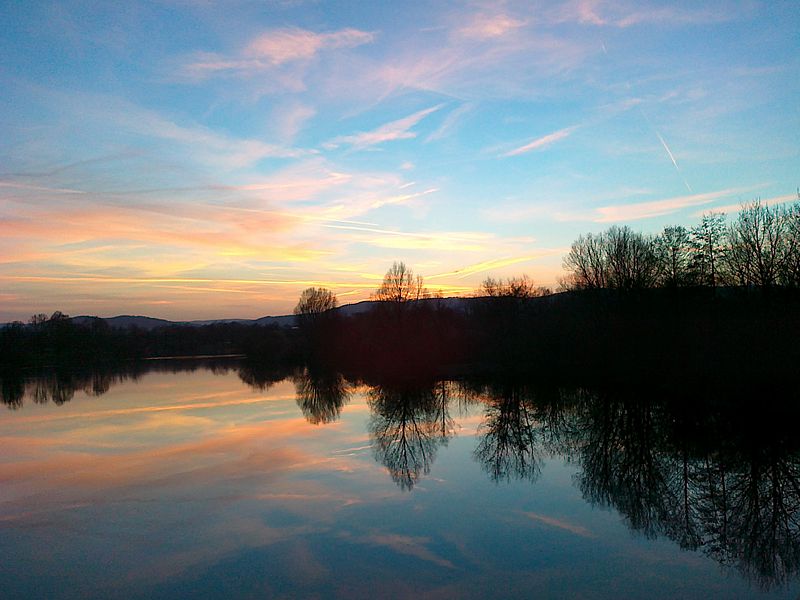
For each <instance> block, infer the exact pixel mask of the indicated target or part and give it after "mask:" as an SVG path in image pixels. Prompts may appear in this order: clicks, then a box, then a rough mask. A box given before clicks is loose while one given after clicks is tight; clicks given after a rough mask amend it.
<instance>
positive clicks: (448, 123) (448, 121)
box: [425, 103, 475, 142]
mask: <svg viewBox="0 0 800 600" xmlns="http://www.w3.org/2000/svg"><path fill="white" fill-rule="evenodd" d="M474 108H475V105H474V104H472V103H466V104H463V105H461V106H459V107H458V108H457V109H455V110H454V111H451V112H450V114H448V115H447V116H446V117H445V118H444V120H443V121H442V124H441V125H439V127H438V128H436V130H435V131H434V132H433V133H431V134H430V135H429V136H428V137H427V138H425V141H426V142H433V141H436V140H440V139H442V138H443V137H445V136H446V135H449V134H450V133H451V132H452V131H453V129H455V126H456V124H457V123H458V122H459V121H460V120H461V119H462V118H463V117H464V115H466V114H468V113H469V112H470V111H472V110H473V109H474Z"/></svg>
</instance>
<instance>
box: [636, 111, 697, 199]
mask: <svg viewBox="0 0 800 600" xmlns="http://www.w3.org/2000/svg"><path fill="white" fill-rule="evenodd" d="M639 112H640V113H641V115H642V117H644V120H645V121H647V124H648V125H650V129H652V130H653V133H655V134H656V137H657V138H658V141H659V142H661V145H662V146H663V147H664V150H665V151H666V152H667V156H669V159H670V160H671V161H672V166H674V167H675V171H676V172H677V173H678V177H680V178H681V181H683V185H685V186H686V189H687V190H689V193H690V194H694V190H693V189H692V186H690V185H689V182H688V181H686V177H684V176H683V173H681V168H680V167H679V166H678V161H677V160H675V155H674V154H672V150H670V149H669V146H667V142H666V141H664V138H663V137H662V136H661V134H660V133H659V132H658V129H656V128H655V127H654V126H653V123H651V122H650V119H648V118H647V115H646V114H645V113H644V111H643V110H642V107H641V106H640V107H639Z"/></svg>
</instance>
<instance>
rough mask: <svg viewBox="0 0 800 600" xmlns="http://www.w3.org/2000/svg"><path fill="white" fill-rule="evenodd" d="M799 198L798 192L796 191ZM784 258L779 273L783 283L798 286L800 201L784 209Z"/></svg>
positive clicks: (799, 267)
mask: <svg viewBox="0 0 800 600" xmlns="http://www.w3.org/2000/svg"><path fill="white" fill-rule="evenodd" d="M798 200H800V192H798ZM786 221H787V223H786V240H787V241H786V246H787V248H786V260H785V261H784V263H783V268H782V271H781V274H780V280H781V283H782V284H783V285H789V286H793V287H798V286H800V201H799V202H797V203H795V204H794V205H793V206H792V207H791V208H789V209H788V210H787V211H786Z"/></svg>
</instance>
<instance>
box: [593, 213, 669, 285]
mask: <svg viewBox="0 0 800 600" xmlns="http://www.w3.org/2000/svg"><path fill="white" fill-rule="evenodd" d="M603 237H604V239H605V247H606V256H607V258H606V260H607V264H608V267H607V272H608V287H610V288H615V289H621V290H631V289H641V288H648V287H653V286H654V285H655V284H656V282H657V281H658V276H659V270H660V265H659V260H658V255H657V254H656V250H655V245H654V243H653V239H652V238H651V237H649V236H645V235H643V234H641V233H637V232H635V231H633V230H632V229H631V228H630V227H617V226H614V227H611V228H610V229H609V230H608V231H607V232H606V233H605V234H604V236H603Z"/></svg>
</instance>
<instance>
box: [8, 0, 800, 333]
mask: <svg viewBox="0 0 800 600" xmlns="http://www.w3.org/2000/svg"><path fill="white" fill-rule="evenodd" d="M2 14H3V16H2V27H0V90H2V92H0V232H2V233H0V322H3V321H8V320H12V319H23V320H24V319H27V317H28V316H30V315H31V314H32V313H38V312H45V313H51V312H53V311H54V310H62V311H64V312H66V313H68V314H71V315H78V314H93V315H100V316H113V315H117V314H147V315H150V316H155V317H163V318H169V319H203V318H230V317H241V318H253V317H260V316H263V315H267V314H285V313H288V312H290V311H291V310H292V308H293V306H294V305H295V303H296V301H297V297H298V296H299V294H300V292H301V291H302V290H303V289H304V288H306V287H309V286H312V285H314V286H324V287H328V288H331V289H332V290H333V291H334V292H335V293H336V294H337V295H338V297H339V300H340V302H341V303H349V302H355V301H358V300H362V299H365V298H367V297H368V296H369V294H370V292H372V291H373V290H374V289H375V288H376V287H377V285H378V284H379V282H380V280H381V279H382V277H383V274H384V273H385V272H386V270H387V268H388V267H389V266H391V263H392V261H394V260H403V261H405V262H406V264H407V265H409V266H410V267H412V268H413V269H414V271H415V272H416V273H418V274H420V275H422V276H424V277H425V282H426V284H427V285H428V286H429V287H430V288H432V289H439V290H442V292H443V293H444V294H445V295H456V294H468V293H470V292H471V290H474V289H475V288H476V287H477V286H478V285H479V284H480V282H481V281H482V280H483V279H484V278H486V277H487V276H489V275H491V276H495V277H497V276H509V275H518V274H522V273H526V274H528V275H530V276H531V277H532V278H533V279H534V281H535V282H536V283H537V284H542V285H550V286H555V285H556V282H557V279H558V277H559V276H561V274H562V270H561V260H562V256H563V255H564V254H565V252H566V251H567V249H568V248H569V245H570V243H571V242H572V240H573V239H574V238H575V237H576V236H577V235H579V234H580V233H584V232H588V231H600V230H603V229H605V228H606V227H608V226H609V225H611V224H625V225H629V226H631V227H633V228H634V229H637V230H641V231H645V232H653V233H655V232H657V231H659V230H660V229H661V228H662V227H663V226H664V225H666V224H684V225H691V224H694V223H696V222H697V220H698V216H699V215H701V214H702V213H703V212H705V211H710V210H725V211H727V212H729V213H730V212H735V211H736V208H737V206H738V205H739V204H740V203H741V202H744V201H748V200H752V199H755V198H761V199H762V200H764V201H767V202H770V203H778V202H785V201H789V200H793V199H795V198H797V191H796V190H797V187H798V185H800V150H799V149H800V33H799V32H800V6H798V3H797V2H796V0H787V1H781V0H774V1H767V0H764V1H757V0H742V1H736V0H728V1H724V2H713V1H709V2H693V1H687V2H641V1H633V0H631V1H618V2H617V1H599V0H598V1H593V0H578V1H568V2H561V3H558V2H535V1H525V2H518V3H516V2H466V3H459V2H435V3H426V2H388V1H387V2H384V1H379V2H322V1H309V2H303V1H274V2H255V1H242V2H236V1H230V2H212V1H201V0H198V1H191V0H185V1H182V0H174V1H163V2H155V1H153V2H141V3H138V2H133V1H131V2H124V3H118V2H70V1H61V2H53V3H49V2H10V1H8V2H2Z"/></svg>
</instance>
